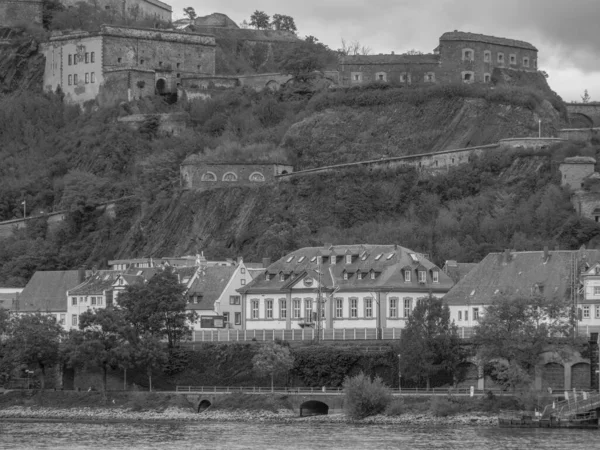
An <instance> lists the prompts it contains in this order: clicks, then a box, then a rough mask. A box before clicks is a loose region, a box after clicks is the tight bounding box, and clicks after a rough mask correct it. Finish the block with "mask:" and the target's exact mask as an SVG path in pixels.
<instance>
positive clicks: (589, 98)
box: [581, 89, 592, 103]
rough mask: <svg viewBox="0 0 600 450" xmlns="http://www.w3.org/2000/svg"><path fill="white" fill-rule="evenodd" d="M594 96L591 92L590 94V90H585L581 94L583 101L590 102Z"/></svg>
mask: <svg viewBox="0 0 600 450" xmlns="http://www.w3.org/2000/svg"><path fill="white" fill-rule="evenodd" d="M590 100H592V98H591V97H590V94H588V90H587V89H586V90H585V91H583V95H582V96H581V103H589V102H590Z"/></svg>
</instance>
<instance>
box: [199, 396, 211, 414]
mask: <svg viewBox="0 0 600 450" xmlns="http://www.w3.org/2000/svg"><path fill="white" fill-rule="evenodd" d="M211 405H212V403H211V402H210V401H208V400H206V399H204V400H202V401H201V402H200V403H199V404H198V412H203V411H206V410H207V409H208V408H210V407H211Z"/></svg>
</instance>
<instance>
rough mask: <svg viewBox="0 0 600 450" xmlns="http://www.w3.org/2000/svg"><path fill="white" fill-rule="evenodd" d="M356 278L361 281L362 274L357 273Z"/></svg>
mask: <svg viewBox="0 0 600 450" xmlns="http://www.w3.org/2000/svg"><path fill="white" fill-rule="evenodd" d="M356 278H358V279H359V280H362V272H358V273H357V274H356Z"/></svg>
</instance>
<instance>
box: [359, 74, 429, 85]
mask: <svg viewBox="0 0 600 450" xmlns="http://www.w3.org/2000/svg"><path fill="white" fill-rule="evenodd" d="M350 76H351V77H352V80H353V81H359V82H360V81H363V74H362V72H352V73H351V74H350ZM375 81H388V74H387V73H386V72H377V73H376V74H375ZM399 81H400V82H401V83H411V82H412V76H411V74H410V73H408V72H402V73H401V74H400V77H399ZM423 81H424V82H425V83H435V72H427V73H425V75H423Z"/></svg>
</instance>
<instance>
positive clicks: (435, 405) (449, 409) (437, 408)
mask: <svg viewBox="0 0 600 450" xmlns="http://www.w3.org/2000/svg"><path fill="white" fill-rule="evenodd" d="M462 410H463V408H462V405H460V404H459V403H455V402H452V401H450V400H448V399H446V398H439V397H433V398H432V399H431V404H430V406H429V411H430V412H431V414H433V415H434V416H435V417H447V416H451V415H454V414H456V413H458V412H460V411H462Z"/></svg>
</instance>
